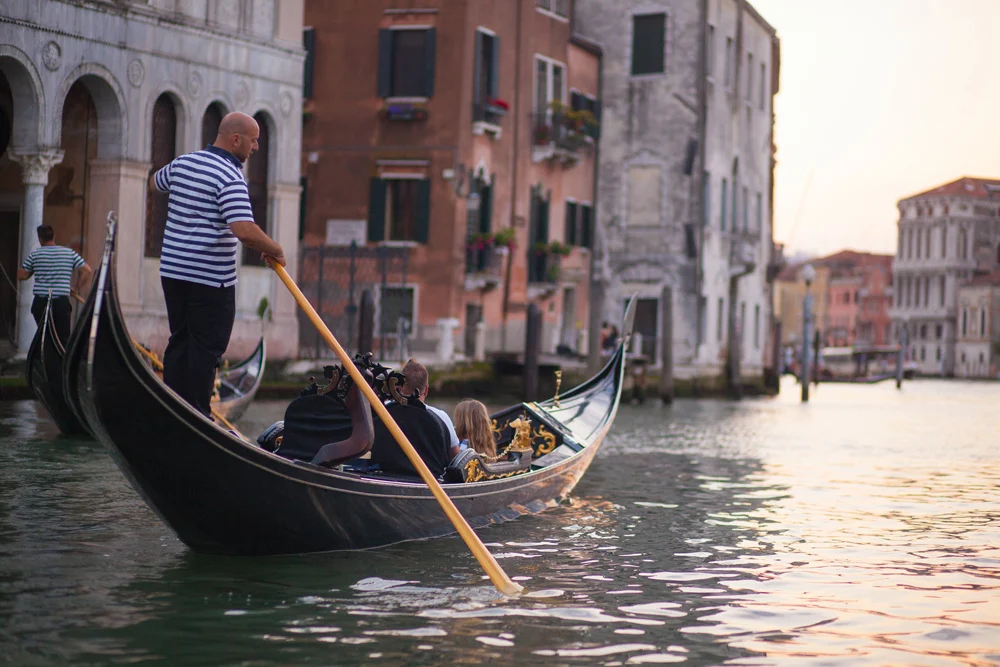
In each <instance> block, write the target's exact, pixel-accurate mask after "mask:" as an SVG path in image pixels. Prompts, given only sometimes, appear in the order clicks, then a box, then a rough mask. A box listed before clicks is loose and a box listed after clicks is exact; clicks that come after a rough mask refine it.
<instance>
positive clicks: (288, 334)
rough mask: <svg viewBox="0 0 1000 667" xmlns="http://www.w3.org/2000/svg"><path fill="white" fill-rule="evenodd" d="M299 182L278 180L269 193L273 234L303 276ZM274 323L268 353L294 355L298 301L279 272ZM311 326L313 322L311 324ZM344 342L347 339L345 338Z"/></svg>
mask: <svg viewBox="0 0 1000 667" xmlns="http://www.w3.org/2000/svg"><path fill="white" fill-rule="evenodd" d="M301 192H302V188H301V187H299V184H298V183H276V184H274V185H272V186H271V188H270V191H269V194H270V197H271V202H272V204H271V205H272V206H273V208H272V209H271V211H272V212H273V215H272V217H271V233H270V235H271V238H273V239H274V240H275V241H277V242H278V243H280V244H281V247H282V248H283V249H284V250H285V261H286V262H287V266H285V270H286V271H288V275H290V276H291V277H292V278H293V279H294V280H298V279H299V268H298V259H299V195H300V193H301ZM271 285H272V286H273V287H272V292H271V294H272V296H273V298H271V299H270V301H271V307H272V308H273V311H272V312H273V317H274V319H273V324H272V325H271V327H270V329H268V333H267V356H268V357H269V358H274V359H293V358H295V357H296V356H298V352H299V320H298V317H297V316H296V309H297V308H298V305H297V304H296V303H295V299H293V298H292V295H291V294H290V293H289V292H288V290H287V289H286V288H285V286H284V285H283V284H282V283H281V281H280V280H278V277H277V276H272V278H271ZM310 326H311V325H310ZM341 342H342V343H343V341H341Z"/></svg>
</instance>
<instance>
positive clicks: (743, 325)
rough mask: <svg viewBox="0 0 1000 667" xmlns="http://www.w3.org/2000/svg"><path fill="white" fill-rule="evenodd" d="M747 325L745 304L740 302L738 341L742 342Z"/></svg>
mask: <svg viewBox="0 0 1000 667" xmlns="http://www.w3.org/2000/svg"><path fill="white" fill-rule="evenodd" d="M746 323H747V302H746V301H741V302H740V340H741V341H742V340H743V334H744V332H745V331H746Z"/></svg>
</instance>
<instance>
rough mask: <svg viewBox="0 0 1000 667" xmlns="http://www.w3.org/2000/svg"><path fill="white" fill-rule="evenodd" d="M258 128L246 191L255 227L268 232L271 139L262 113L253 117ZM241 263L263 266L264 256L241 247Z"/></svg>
mask: <svg viewBox="0 0 1000 667" xmlns="http://www.w3.org/2000/svg"><path fill="white" fill-rule="evenodd" d="M253 119H254V120H255V121H257V126H258V127H259V128H260V136H259V137H257V152H256V153H254V154H253V155H252V156H251V157H250V158H249V159H248V160H247V167H246V170H247V190H248V191H249V193H250V208H251V210H252V211H253V220H254V222H256V223H257V226H258V227H260V228H261V229H263V230H264V231H265V232H267V231H269V230H270V225H269V224H268V213H269V211H270V208H271V207H270V205H269V204H268V197H267V191H268V186H269V184H270V182H271V177H270V174H269V172H270V163H271V139H270V134H271V133H270V122H269V121H268V118H267V116H266V115H264V114H263V113H258V114H257V115H255V116H254V117H253ZM243 263H244V264H247V265H250V266H264V256H263V255H261V254H260V253H259V252H257V251H256V250H254V249H253V248H251V247H249V246H243Z"/></svg>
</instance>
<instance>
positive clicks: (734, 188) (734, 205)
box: [730, 176, 739, 232]
mask: <svg viewBox="0 0 1000 667" xmlns="http://www.w3.org/2000/svg"><path fill="white" fill-rule="evenodd" d="M736 204H737V199H736V177H735V176H733V215H732V223H733V224H732V225H731V227H730V229H732V230H733V231H734V232H735V231H736V230H737V229H739V227H737V225H736Z"/></svg>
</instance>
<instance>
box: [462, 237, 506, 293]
mask: <svg viewBox="0 0 1000 667" xmlns="http://www.w3.org/2000/svg"><path fill="white" fill-rule="evenodd" d="M507 252H508V250H507V248H506V247H503V246H500V247H497V246H493V245H485V246H483V247H481V248H480V247H477V246H476V245H475V244H472V243H470V244H469V245H468V246H466V249H465V289H466V290H470V291H471V290H477V289H478V290H491V289H493V288H494V287H496V286H497V285H499V284H500V281H501V279H502V276H503V265H504V260H506V258H507Z"/></svg>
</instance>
